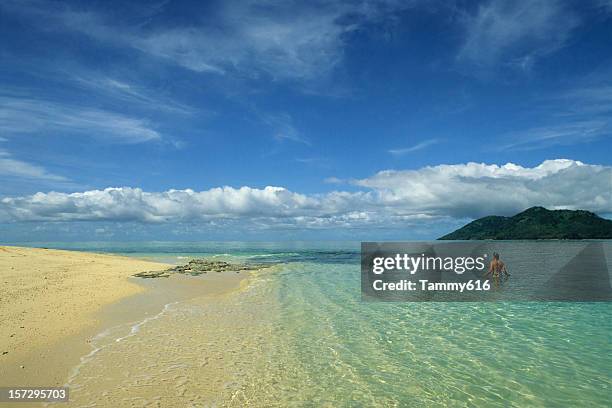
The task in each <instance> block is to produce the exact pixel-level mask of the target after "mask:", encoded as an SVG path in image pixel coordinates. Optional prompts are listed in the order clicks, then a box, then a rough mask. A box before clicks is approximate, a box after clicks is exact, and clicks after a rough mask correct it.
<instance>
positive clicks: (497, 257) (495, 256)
mask: <svg viewBox="0 0 612 408" xmlns="http://www.w3.org/2000/svg"><path fill="white" fill-rule="evenodd" d="M493 259H495V260H496V261H499V254H498V253H497V252H493Z"/></svg>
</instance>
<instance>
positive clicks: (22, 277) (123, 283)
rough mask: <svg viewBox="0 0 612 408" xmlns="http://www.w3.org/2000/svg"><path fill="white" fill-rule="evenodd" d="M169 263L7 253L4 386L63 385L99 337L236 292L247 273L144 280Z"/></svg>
mask: <svg viewBox="0 0 612 408" xmlns="http://www.w3.org/2000/svg"><path fill="white" fill-rule="evenodd" d="M168 266H169V265H168V264H163V263H156V262H149V261H144V260H139V259H134V258H128V257H123V256H116V255H105V254H97V253H85V252H76V251H62V250H51V249H38V248H23V247H12V246H2V247H0V279H1V282H2V285H0V333H2V334H1V335H0V386H52V385H53V386H59V385H62V384H64V383H65V381H66V378H67V377H68V375H69V372H70V370H71V368H72V367H74V366H75V365H76V364H78V362H79V359H80V358H81V357H82V356H83V355H85V354H87V353H88V352H89V350H90V348H91V347H90V342H91V339H92V337H93V336H95V335H96V334H97V333H99V332H100V331H101V330H102V329H104V328H108V327H112V326H115V325H117V324H124V323H129V322H131V321H138V320H140V319H142V318H143V316H147V315H150V314H154V313H158V312H159V310H160V309H161V308H162V307H163V305H164V304H166V303H168V302H171V301H177V300H183V299H188V298H192V297H196V296H200V295H205V294H216V293H224V292H225V291H229V290H233V289H236V288H238V287H239V286H240V282H241V281H242V279H244V277H246V275H247V274H209V276H202V277H190V276H172V277H170V278H160V279H139V278H134V277H132V275H134V274H136V273H139V272H145V271H155V270H163V269H166V268H168Z"/></svg>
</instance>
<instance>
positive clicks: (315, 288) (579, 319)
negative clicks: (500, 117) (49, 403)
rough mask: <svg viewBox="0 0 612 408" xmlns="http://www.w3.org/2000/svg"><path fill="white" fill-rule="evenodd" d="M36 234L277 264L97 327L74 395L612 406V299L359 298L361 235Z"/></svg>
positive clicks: (147, 400)
mask: <svg viewBox="0 0 612 408" xmlns="http://www.w3.org/2000/svg"><path fill="white" fill-rule="evenodd" d="M550 245H556V246H558V249H556V250H558V251H559V253H562V252H563V251H565V250H566V247H564V246H566V245H571V243H566V242H554V243H550ZM40 246H46V247H50V248H63V249H78V250H87V251H100V252H110V253H116V254H123V255H128V256H134V257H139V258H145V259H152V260H156V261H165V262H171V263H184V262H187V260H188V259H190V258H195V257H214V258H216V259H224V260H230V261H244V262H257V263H261V262H269V263H274V264H276V266H275V267H273V268H270V269H265V270H263V271H261V272H257V273H256V275H255V277H254V279H253V280H252V282H251V284H250V285H248V287H246V288H244V289H243V290H242V291H240V292H237V293H234V294H231V295H227V296H223V297H219V298H218V299H212V300H211V299H208V300H206V301H204V300H202V299H193V300H190V301H185V302H178V303H171V304H167V305H166V306H165V307H164V309H163V310H160V311H159V313H158V314H156V315H153V316H150V317H148V318H147V319H146V320H143V321H140V322H134V323H133V324H130V325H127V326H122V327H114V328H109V329H108V330H105V331H104V332H102V333H100V334H99V335H98V336H97V337H96V338H95V339H94V341H93V342H92V347H93V349H92V353H90V354H89V355H88V356H84V358H83V359H82V362H81V364H80V365H79V366H78V367H75V369H74V370H73V373H72V375H71V378H70V379H69V382H68V385H69V386H70V387H71V398H72V399H73V403H74V405H76V406H108V405H114V406H122V405H129V406H236V407H242V406H245V405H247V404H249V405H252V406H261V407H271V406H330V407H332V406H333V407H342V406H381V407H395V406H397V407H404V406H409V407H474V406H478V407H497V406H499V407H508V406H516V407H561V406H568V407H578V406H581V407H582V406H584V407H586V406H588V407H607V406H610V401H611V396H612V389H611V385H612V384H611V378H612V376H611V374H612V347H611V344H612V343H611V340H612V337H611V336H612V319H611V318H610V316H612V304H610V303H609V302H594V303H570V302H566V303H563V302H487V303H485V302H482V303H478V302H468V303H452V302H448V303H428V302H421V303H399V302H397V303H383V302H364V301H362V300H361V287H360V254H359V249H360V246H359V243H358V242H295V243H247V242H224V243H214V242H200V243H159V242H155V243H114V244H103V243H88V244H61V243H54V244H49V243H45V244H40ZM610 247H611V245H608V244H606V257H607V260H608V264H609V263H610V260H611V259H612V257H611V255H612V254H611V253H610Z"/></svg>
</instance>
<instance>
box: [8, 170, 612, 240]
mask: <svg viewBox="0 0 612 408" xmlns="http://www.w3.org/2000/svg"><path fill="white" fill-rule="evenodd" d="M611 180H612V167H608V166H599V165H589V164H583V163H581V162H578V161H573V160H548V161H545V162H543V163H541V164H540V165H538V166H535V167H522V166H519V165H516V164H512V163H508V164H505V165H503V166H498V165H487V164H482V163H467V164H456V165H439V166H432V167H424V168H421V169H418V170H405V171H382V172H379V173H377V174H375V175H373V176H372V177H369V178H365V179H360V180H355V181H353V184H355V185H356V186H358V187H361V188H362V189H363V190H362V191H352V192H348V191H334V192H330V193H326V194H310V195H307V194H300V193H297V192H292V191H290V190H287V189H285V188H282V187H271V186H270V187H265V188H263V189H257V188H250V187H241V188H232V187H222V188H213V189H210V190H206V191H200V192H196V191H193V190H189V189H188V190H168V191H165V192H146V191H143V190H141V189H139V188H129V187H120V188H107V189H104V190H92V191H85V192H78V193H59V192H49V193H37V194H34V195H30V196H23V197H5V198H3V199H1V200H0V219H2V220H3V221H5V222H6V221H137V222H142V223H166V222H215V225H217V226H220V225H223V223H224V222H235V221H241V223H242V224H243V227H245V228H246V227H247V226H248V228H269V227H286V228H294V227H299V228H332V227H333V228H353V227H385V226H386V227H397V226H399V225H406V224H414V223H419V222H421V223H422V222H423V221H424V220H436V219H438V220H439V219H448V218H455V219H457V218H476V217H480V216H483V215H488V214H513V213H515V212H518V211H521V210H523V209H525V208H528V207H530V206H534V205H541V206H545V207H548V208H570V209H574V208H581V209H588V210H592V211H595V212H598V213H601V214H612V196H611V195H612V194H611V192H610V182H611Z"/></svg>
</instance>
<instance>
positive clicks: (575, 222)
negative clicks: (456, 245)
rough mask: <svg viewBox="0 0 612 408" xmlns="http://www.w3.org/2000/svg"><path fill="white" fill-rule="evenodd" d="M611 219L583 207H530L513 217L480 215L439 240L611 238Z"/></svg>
mask: <svg viewBox="0 0 612 408" xmlns="http://www.w3.org/2000/svg"><path fill="white" fill-rule="evenodd" d="M611 238H612V221H611V220H608V219H605V218H602V217H600V216H598V215H597V214H595V213H592V212H590V211H585V210H547V209H546V208H543V207H531V208H529V209H527V210H525V211H523V212H520V213H518V214H516V215H514V216H512V217H502V216H497V215H491V216H488V217H483V218H479V219H477V220H474V221H472V222H470V223H469V224H467V225H465V226H463V227H461V228H459V229H458V230H456V231H453V232H451V233H450V234H447V235H444V236H442V237H440V238H438V239H439V240H478V239H493V240H518V239H611Z"/></svg>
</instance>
